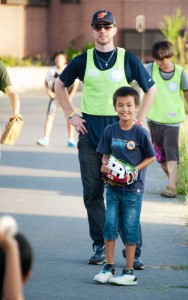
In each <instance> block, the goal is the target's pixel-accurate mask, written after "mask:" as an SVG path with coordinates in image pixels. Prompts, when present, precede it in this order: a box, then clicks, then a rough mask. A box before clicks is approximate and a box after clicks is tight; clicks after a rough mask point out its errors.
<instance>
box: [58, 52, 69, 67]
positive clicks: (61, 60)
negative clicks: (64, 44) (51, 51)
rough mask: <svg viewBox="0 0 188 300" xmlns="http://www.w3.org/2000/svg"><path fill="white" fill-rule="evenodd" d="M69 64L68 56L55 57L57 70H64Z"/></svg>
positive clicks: (59, 55)
mask: <svg viewBox="0 0 188 300" xmlns="http://www.w3.org/2000/svg"><path fill="white" fill-rule="evenodd" d="M66 63H67V59H66V55H64V54H58V55H57V56H56V57H55V64H56V66H57V68H62V67H63V66H64V65H65V64H66Z"/></svg>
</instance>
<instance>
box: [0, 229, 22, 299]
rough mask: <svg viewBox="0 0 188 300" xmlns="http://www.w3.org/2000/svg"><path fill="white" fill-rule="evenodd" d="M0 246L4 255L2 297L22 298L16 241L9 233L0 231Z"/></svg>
mask: <svg viewBox="0 0 188 300" xmlns="http://www.w3.org/2000/svg"><path fill="white" fill-rule="evenodd" d="M0 247H1V248H2V249H3V250H4V252H5V255H6V267H5V274H4V281H3V299H5V300H13V299H15V300H23V299H24V297H23V292H22V279H21V266H20V256H19V248H18V244H17V241H16V240H15V239H14V238H13V237H12V236H11V235H10V234H9V233H6V232H0Z"/></svg>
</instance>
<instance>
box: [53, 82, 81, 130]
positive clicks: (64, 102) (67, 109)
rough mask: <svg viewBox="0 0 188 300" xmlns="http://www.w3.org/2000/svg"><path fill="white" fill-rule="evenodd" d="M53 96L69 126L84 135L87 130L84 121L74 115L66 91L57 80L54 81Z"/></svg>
mask: <svg viewBox="0 0 188 300" xmlns="http://www.w3.org/2000/svg"><path fill="white" fill-rule="evenodd" d="M55 95H56V98H57V99H58V100H59V103H60V105H61V107H62V109H63V111H64V113H65V117H66V118H67V119H68V121H69V122H70V124H71V125H72V126H73V127H74V128H75V130H76V131H77V132H81V133H82V134H84V133H86V132H87V129H86V127H85V126H84V123H85V120H84V119H82V118H81V117H80V116H78V115H77V114H76V113H74V109H73V107H72V104H71V102H70V98H69V94H68V92H67V89H66V87H65V86H64V84H63V82H62V81H61V80H60V79H59V78H56V80H55Z"/></svg>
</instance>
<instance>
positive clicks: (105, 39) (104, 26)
mask: <svg viewBox="0 0 188 300" xmlns="http://www.w3.org/2000/svg"><path fill="white" fill-rule="evenodd" d="M116 32H117V28H116V27H115V26H114V25H113V24H110V23H106V22H103V21H101V22H97V24H95V25H93V27H92V28H91V33H92V36H93V38H94V41H95V42H97V43H98V44H100V45H106V44H109V43H110V42H111V41H112V40H113V37H114V36H115V34H116Z"/></svg>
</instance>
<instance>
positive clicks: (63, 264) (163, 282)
mask: <svg viewBox="0 0 188 300" xmlns="http://www.w3.org/2000/svg"><path fill="white" fill-rule="evenodd" d="M21 100H22V113H23V115H24V119H25V125H24V129H23V131H22V133H21V136H20V138H19V140H18V142H17V143H16V145H15V146H12V147H10V146H5V145H2V146H1V159H0V212H1V213H2V214H5V213H6V214H7V213H9V214H12V215H13V216H15V217H16V218H17V220H18V223H19V227H20V231H22V232H23V233H25V234H26V235H27V236H28V238H29V239H30V241H31V243H32V245H33V249H34V266H33V276H32V278H31V280H30V282H29V283H28V284H27V286H26V287H25V295H26V299H27V300H47V299H48V300H61V299H67V300H77V299H81V300H82V299H90V300H96V299H102V300H107V299H110V300H111V299H120V300H121V299H134V300H137V299H139V300H140V299H143V300H145V299H152V300H159V299H160V300H166V299H168V300H179V299H181V300H184V299H188V246H187V240H188V231H187V227H186V226H185V224H186V217H187V215H188V213H187V205H186V204H185V203H184V202H183V201H181V199H180V200H178V201H176V200H175V199H165V198H161V197H160V196H159V191H160V190H161V189H162V188H164V187H165V185H166V183H167V181H166V178H165V176H164V174H163V173H162V172H161V170H160V168H159V166H158V165H157V164H156V163H154V164H153V165H152V166H150V167H149V168H148V173H147V183H146V193H145V195H144V201H143V209H142V231H143V242H144V245H143V249H142V260H143V261H144V263H145V270H144V271H136V275H137V277H138V285H137V286H136V287H114V286H109V285H99V284H96V283H94V282H93V281H92V278H93V276H94V275H95V274H96V273H97V272H99V271H100V269H101V266H90V265H87V264H86V261H87V259H88V257H89V256H90V255H91V253H92V252H91V241H90V238H89V234H88V224H87V217H86V211H85V208H84V205H83V202H82V187H81V180H80V173H79V164H78V159H77V149H71V148H67V147H66V141H67V131H66V122H65V119H64V117H63V113H62V112H61V111H60V110H59V111H58V113H57V117H56V119H55V126H54V129H53V134H52V138H51V145H50V147H49V148H42V147H39V146H37V145H36V139H38V138H39V137H41V136H42V134H43V123H44V119H45V111H46V106H47V101H48V99H47V97H46V96H45V94H44V93H38V94H35V93H33V94H27V95H21ZM79 101H80V94H79V93H78V94H77V97H76V99H75V101H74V102H75V106H76V107H77V110H78V111H79V109H78V105H79ZM0 107H1V109H0V126H1V128H3V125H4V124H5V122H6V120H7V118H8V116H9V111H10V110H9V106H8V101H7V98H5V97H4V96H1V97H0ZM121 250H122V244H121V241H120V240H118V241H117V247H116V269H117V273H119V272H121V269H122V267H123V265H124V261H123V258H122V256H121Z"/></svg>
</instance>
